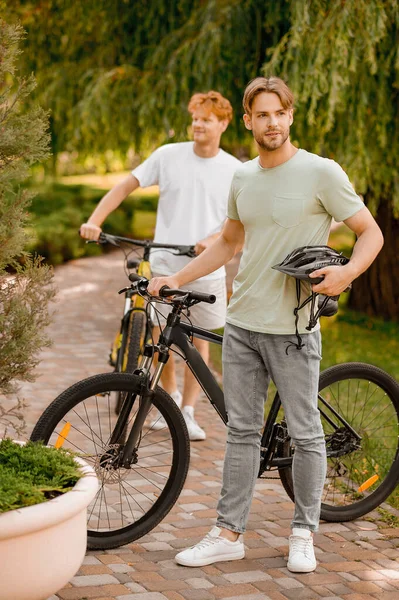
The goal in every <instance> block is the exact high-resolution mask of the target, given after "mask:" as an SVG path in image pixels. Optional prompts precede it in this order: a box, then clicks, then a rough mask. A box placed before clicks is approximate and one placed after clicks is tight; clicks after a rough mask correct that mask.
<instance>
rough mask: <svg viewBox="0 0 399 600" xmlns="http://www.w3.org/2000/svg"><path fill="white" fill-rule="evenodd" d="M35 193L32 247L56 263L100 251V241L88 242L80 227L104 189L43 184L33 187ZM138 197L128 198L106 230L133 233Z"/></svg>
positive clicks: (112, 217) (32, 212)
mask: <svg viewBox="0 0 399 600" xmlns="http://www.w3.org/2000/svg"><path fill="white" fill-rule="evenodd" d="M30 189H31V190H32V191H33V192H34V193H35V194H36V196H35V198H34V199H33V201H32V206H31V219H30V232H29V233H30V237H31V238H32V241H31V243H30V244H29V247H28V250H30V251H31V252H32V251H34V252H37V253H38V254H40V255H41V256H44V257H45V258H46V259H47V261H48V262H49V263H51V264H53V265H58V264H60V263H62V262H65V261H67V260H71V259H75V258H80V257H81V256H90V255H95V254H100V253H101V249H100V248H99V246H98V245H96V244H86V243H85V242H84V241H83V240H82V239H81V238H80V236H79V234H78V231H79V227H80V225H81V224H82V223H84V222H85V221H86V220H87V219H88V217H89V216H90V214H91V213H92V212H93V210H94V208H95V207H96V206H97V204H98V202H99V201H100V200H101V198H102V197H103V195H104V193H105V192H104V191H102V190H98V189H95V188H90V187H88V186H84V185H63V184H60V183H51V184H43V185H41V186H32V187H31V188H30ZM133 216H134V200H133V199H132V198H127V199H126V200H125V201H124V202H123V203H122V205H121V206H120V207H119V208H118V209H116V210H115V211H114V212H113V213H112V214H111V215H110V216H109V217H108V218H107V221H106V224H105V226H104V230H105V231H108V232H110V233H111V232H112V233H115V234H116V235H127V236H129V235H131V232H132V223H133Z"/></svg>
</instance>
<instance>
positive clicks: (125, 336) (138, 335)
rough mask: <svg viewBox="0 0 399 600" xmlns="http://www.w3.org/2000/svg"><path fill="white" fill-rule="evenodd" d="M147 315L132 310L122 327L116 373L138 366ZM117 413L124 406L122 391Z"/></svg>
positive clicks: (117, 403) (130, 370) (133, 369)
mask: <svg viewBox="0 0 399 600" xmlns="http://www.w3.org/2000/svg"><path fill="white" fill-rule="evenodd" d="M145 328H146V316H145V314H144V312H143V311H139V310H132V311H131V313H130V316H129V320H128V321H127V323H126V324H125V325H124V327H123V329H122V333H121V335H122V340H121V345H120V348H119V351H118V357H117V361H116V365H115V371H114V372H115V373H133V372H134V371H135V369H136V368H137V365H138V362H139V358H140V355H141V353H142V349H143V344H144V341H145ZM115 396H116V398H115V414H117V415H119V413H120V410H121V408H122V393H117V394H115Z"/></svg>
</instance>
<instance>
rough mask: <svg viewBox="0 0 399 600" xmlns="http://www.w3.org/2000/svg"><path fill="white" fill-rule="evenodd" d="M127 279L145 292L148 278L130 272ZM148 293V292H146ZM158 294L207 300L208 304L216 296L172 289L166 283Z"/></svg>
mask: <svg viewBox="0 0 399 600" xmlns="http://www.w3.org/2000/svg"><path fill="white" fill-rule="evenodd" d="M129 279H130V281H131V282H132V283H138V284H139V285H140V287H142V288H143V289H142V291H146V292H147V286H148V284H149V280H148V279H147V278H146V277H142V276H141V275H137V273H130V275H129ZM147 293H148V292H147ZM159 296H160V297H161V298H168V297H169V296H187V298H188V299H190V300H198V302H207V303H208V304H214V303H215V302H216V296H215V295H214V294H203V293H201V292H194V291H188V290H179V289H177V290H173V289H171V288H170V287H168V286H167V285H164V286H162V287H161V289H160V290H159Z"/></svg>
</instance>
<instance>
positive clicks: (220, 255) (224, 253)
mask: <svg viewBox="0 0 399 600" xmlns="http://www.w3.org/2000/svg"><path fill="white" fill-rule="evenodd" d="M237 251H238V249H237V247H236V245H233V244H231V243H229V242H227V240H226V239H225V238H224V237H223V235H221V234H219V236H218V238H217V239H216V241H215V242H214V243H213V244H212V245H211V246H209V248H207V249H206V250H204V252H202V253H201V254H200V255H199V256H197V258H195V259H194V260H192V261H191V262H190V263H189V264H188V265H187V266H185V267H184V269H182V270H181V271H179V272H178V273H176V275H174V277H175V278H176V279H177V280H178V282H179V287H181V286H182V285H185V284H186V283H189V282H190V281H195V280H196V279H199V278H200V277H204V276H205V275H209V273H213V271H216V269H219V268H220V267H222V266H223V265H225V264H226V263H228V262H229V260H230V259H231V258H233V256H234V254H235V253H236V252H237Z"/></svg>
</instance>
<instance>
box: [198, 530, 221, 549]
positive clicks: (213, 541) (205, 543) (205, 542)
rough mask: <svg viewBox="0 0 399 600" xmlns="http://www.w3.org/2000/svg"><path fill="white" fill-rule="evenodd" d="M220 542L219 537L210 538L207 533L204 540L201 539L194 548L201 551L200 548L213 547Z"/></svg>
mask: <svg viewBox="0 0 399 600" xmlns="http://www.w3.org/2000/svg"><path fill="white" fill-rule="evenodd" d="M219 542H220V537H211V536H210V535H209V533H207V534H206V536H205V537H204V539H202V540H201V541H200V542H198V544H196V545H195V546H194V548H196V549H197V550H201V549H202V548H207V547H208V546H214V545H215V544H218V543H219Z"/></svg>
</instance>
